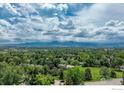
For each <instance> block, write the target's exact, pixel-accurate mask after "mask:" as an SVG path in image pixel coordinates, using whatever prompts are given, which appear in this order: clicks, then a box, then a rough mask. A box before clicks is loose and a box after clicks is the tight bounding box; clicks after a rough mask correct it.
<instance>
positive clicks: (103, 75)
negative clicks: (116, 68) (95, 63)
mask: <svg viewBox="0 0 124 93" xmlns="http://www.w3.org/2000/svg"><path fill="white" fill-rule="evenodd" d="M100 78H101V79H109V78H110V77H109V69H108V68H107V67H101V69H100Z"/></svg>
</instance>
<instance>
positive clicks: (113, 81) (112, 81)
mask: <svg viewBox="0 0 124 93" xmlns="http://www.w3.org/2000/svg"><path fill="white" fill-rule="evenodd" d="M121 80H122V79H121V78H119V79H113V80H105V81H95V82H85V85H121V82H120V81H121Z"/></svg>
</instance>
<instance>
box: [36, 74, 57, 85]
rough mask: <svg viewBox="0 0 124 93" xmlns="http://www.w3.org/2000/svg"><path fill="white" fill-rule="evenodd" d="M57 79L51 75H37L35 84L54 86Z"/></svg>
mask: <svg viewBox="0 0 124 93" xmlns="http://www.w3.org/2000/svg"><path fill="white" fill-rule="evenodd" d="M54 79H55V77H52V76H50V75H42V74H39V75H36V77H35V84H36V85H51V84H54Z"/></svg>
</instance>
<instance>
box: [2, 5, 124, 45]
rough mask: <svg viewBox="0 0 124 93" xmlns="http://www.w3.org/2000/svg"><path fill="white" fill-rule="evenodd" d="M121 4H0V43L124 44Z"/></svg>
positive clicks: (123, 20)
mask: <svg viewBox="0 0 124 93" xmlns="http://www.w3.org/2000/svg"><path fill="white" fill-rule="evenodd" d="M123 9H124V4H119V3H117V4H111V3H108V4H100V3H97V4H95V3H94V4H93V3H80V4H79V3H78V4H76V3H73V4H72V3H63V4H60V3H58V4H57V3H55V4H39V3H30V4H28V3H26V4H24V3H23V4H21V3H16V4H14V3H5V4H0V44H20V43H28V42H53V41H57V42H75V43H76V42H80V43H85V42H92V43H108V44H109V43H115V44H116V43H120V44H124V10H123Z"/></svg>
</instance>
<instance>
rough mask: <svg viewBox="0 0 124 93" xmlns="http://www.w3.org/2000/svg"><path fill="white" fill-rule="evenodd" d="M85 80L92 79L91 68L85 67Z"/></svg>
mask: <svg viewBox="0 0 124 93" xmlns="http://www.w3.org/2000/svg"><path fill="white" fill-rule="evenodd" d="M84 80H92V73H91V70H90V68H87V69H85V72H84Z"/></svg>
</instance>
